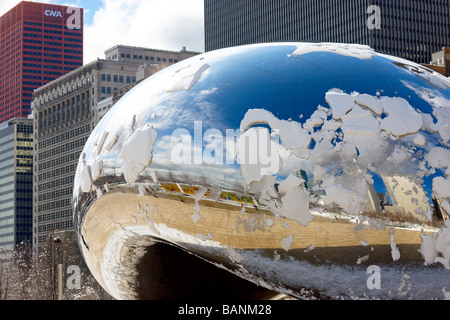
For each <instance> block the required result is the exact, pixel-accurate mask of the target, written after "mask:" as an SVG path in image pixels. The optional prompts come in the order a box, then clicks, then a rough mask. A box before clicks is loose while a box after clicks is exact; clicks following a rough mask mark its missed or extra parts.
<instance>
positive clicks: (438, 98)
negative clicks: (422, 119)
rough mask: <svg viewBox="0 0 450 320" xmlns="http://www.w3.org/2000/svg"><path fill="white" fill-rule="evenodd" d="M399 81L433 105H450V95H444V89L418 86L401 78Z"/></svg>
mask: <svg viewBox="0 0 450 320" xmlns="http://www.w3.org/2000/svg"><path fill="white" fill-rule="evenodd" d="M401 82H402V83H403V84H404V85H405V87H407V88H408V89H411V90H412V91H414V92H415V93H416V94H417V95H418V96H419V97H420V98H422V99H423V100H425V101H426V102H428V103H429V104H430V105H431V106H433V107H438V108H439V107H448V106H450V97H449V96H448V95H447V96H445V95H444V93H443V92H445V91H442V90H439V89H431V88H426V87H422V86H418V85H417V84H415V83H413V82H409V81H405V80H402V81H401Z"/></svg>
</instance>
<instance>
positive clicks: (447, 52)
mask: <svg viewBox="0 0 450 320" xmlns="http://www.w3.org/2000/svg"><path fill="white" fill-rule="evenodd" d="M424 65H425V66H426V67H428V68H430V69H433V70H434V71H436V72H439V73H440V74H442V75H444V76H446V77H450V47H443V48H442V50H440V51H438V52H435V53H433V54H432V55H431V61H430V63H429V64H424Z"/></svg>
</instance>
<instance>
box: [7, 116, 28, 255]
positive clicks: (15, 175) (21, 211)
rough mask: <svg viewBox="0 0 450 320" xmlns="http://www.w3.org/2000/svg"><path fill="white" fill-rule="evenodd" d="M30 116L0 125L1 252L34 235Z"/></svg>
mask: <svg viewBox="0 0 450 320" xmlns="http://www.w3.org/2000/svg"><path fill="white" fill-rule="evenodd" d="M32 215H33V119H12V120H9V121H7V122H4V123H2V124H0V251H3V250H10V249H12V248H13V247H14V246H15V245H16V244H19V243H21V242H22V241H25V240H29V241H30V242H31V241H32V235H33V232H32V231H33V230H32V228H33V217H32Z"/></svg>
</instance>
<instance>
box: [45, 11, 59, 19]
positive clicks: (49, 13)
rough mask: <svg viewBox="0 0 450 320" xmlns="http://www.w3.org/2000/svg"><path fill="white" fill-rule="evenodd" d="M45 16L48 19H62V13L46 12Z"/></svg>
mask: <svg viewBox="0 0 450 320" xmlns="http://www.w3.org/2000/svg"><path fill="white" fill-rule="evenodd" d="M44 14H45V15H46V16H47V17H56V18H62V13H61V11H53V10H45V11H44Z"/></svg>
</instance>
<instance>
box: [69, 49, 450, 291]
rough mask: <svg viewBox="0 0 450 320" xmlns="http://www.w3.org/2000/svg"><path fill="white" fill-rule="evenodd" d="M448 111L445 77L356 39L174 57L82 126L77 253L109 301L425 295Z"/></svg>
mask: <svg viewBox="0 0 450 320" xmlns="http://www.w3.org/2000/svg"><path fill="white" fill-rule="evenodd" d="M449 123H450V79H448V78H446V77H444V76H442V75H440V74H437V73H435V72H433V71H431V70H429V69H427V68H425V67H423V66H420V65H418V64H415V63H413V62H411V61H407V60H403V59H400V58H395V57H392V56H388V55H383V54H380V53H377V52H374V51H373V50H372V49H371V48H369V47H367V46H362V45H347V44H331V43H321V44H317V43H272V44H257V45H247V46H240V47H233V48H227V49H221V50H217V51H212V52H208V53H205V54H201V55H198V56H195V57H192V58H189V59H187V60H184V61H182V62H179V63H177V64H175V65H173V66H171V67H169V68H166V69H164V70H162V71H160V72H158V73H157V74H155V75H153V76H151V77H149V78H147V79H146V80H144V81H143V82H141V83H140V84H138V85H137V86H136V87H135V88H134V89H132V90H131V91H130V92H129V93H128V94H127V95H125V96H124V97H123V98H122V99H121V100H120V101H119V102H118V103H117V104H116V105H114V107H113V108H112V109H111V110H110V111H109V112H108V113H107V114H106V115H105V117H104V118H103V119H102V120H101V121H100V123H99V124H98V125H97V126H96V128H95V129H94V130H93V132H92V134H91V136H90V138H89V140H88V141H87V143H86V146H85V148H84V150H83V153H82V155H81V158H80V161H79V165H78V168H77V171H76V176H75V182H74V190H75V191H74V195H73V209H74V222H75V226H76V228H77V234H78V241H79V245H80V248H81V251H82V254H83V257H84V260H85V261H86V263H87V265H88V267H89V269H90V271H91V272H92V274H93V275H94V277H95V278H96V279H97V281H98V282H99V283H100V284H101V285H102V286H103V287H104V288H105V289H106V290H107V291H108V292H109V293H110V294H111V295H112V296H113V297H115V298H117V299H177V298H186V297H189V298H199V299H209V298H221V297H228V298H230V297H231V298H248V299H271V298H273V297H275V296H276V295H277V294H279V293H283V294H288V295H290V296H293V297H296V298H312V297H314V298H325V299H336V298H338V299H342V298H344V299H346V298H349V299H352V298H355V297H357V298H361V297H362V298H369V299H371V298H374V299H379V298H381V299H384V298H385V299H406V298H416V299H443V298H445V297H446V296H447V297H448V296H449V295H450V293H448V292H447V291H449V292H450V277H449V276H450V269H449V268H450V267H449V263H450V240H449V239H450V233H449V229H448V228H449V227H450V226H449V225H448V224H447V221H448V220H447V219H448V215H449V214H450V149H449V145H450V126H449Z"/></svg>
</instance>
